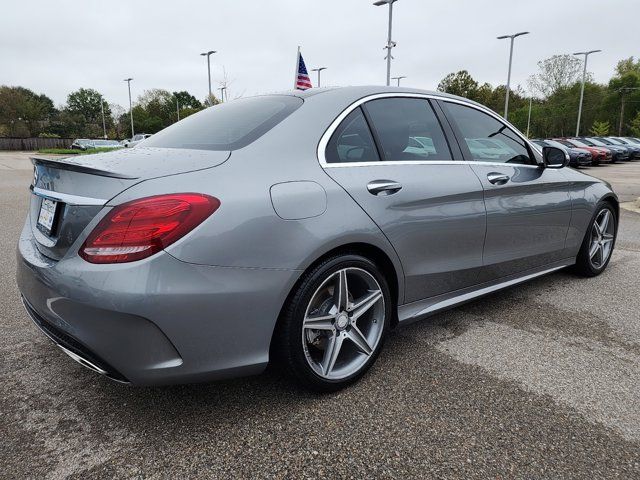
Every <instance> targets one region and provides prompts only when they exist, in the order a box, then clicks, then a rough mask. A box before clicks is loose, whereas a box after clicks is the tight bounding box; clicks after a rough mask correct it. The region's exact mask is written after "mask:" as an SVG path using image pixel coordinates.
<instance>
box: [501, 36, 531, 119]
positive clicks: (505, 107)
mask: <svg viewBox="0 0 640 480" xmlns="http://www.w3.org/2000/svg"><path fill="white" fill-rule="evenodd" d="M527 33H529V32H518V33H514V34H513V35H501V36H499V37H498V40H504V39H505V38H509V39H511V48H510V49H509V73H508V74H507V94H506V96H505V98H504V119H505V120H507V117H508V115H509V90H510V89H511V63H512V61H513V41H514V40H515V38H516V37H519V36H521V35H526V34H527Z"/></svg>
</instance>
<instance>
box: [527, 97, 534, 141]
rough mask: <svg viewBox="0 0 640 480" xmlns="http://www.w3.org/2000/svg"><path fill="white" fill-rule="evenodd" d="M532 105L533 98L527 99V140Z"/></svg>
mask: <svg viewBox="0 0 640 480" xmlns="http://www.w3.org/2000/svg"><path fill="white" fill-rule="evenodd" d="M532 105H533V97H529V116H528V117H527V138H529V127H530V126H531V107H532Z"/></svg>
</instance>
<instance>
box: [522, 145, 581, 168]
mask: <svg viewBox="0 0 640 480" xmlns="http://www.w3.org/2000/svg"><path fill="white" fill-rule="evenodd" d="M531 141H532V142H533V143H534V144H536V145H538V146H539V147H541V148H540V151H542V148H543V147H556V148H559V149H561V150H564V151H566V152H567V153H568V154H569V166H571V167H576V168H577V167H588V166H590V165H591V154H590V153H589V152H588V151H586V150H582V149H579V148H570V147H567V146H566V145H563V144H561V143H560V142H556V141H554V140H540V139H534V140H531Z"/></svg>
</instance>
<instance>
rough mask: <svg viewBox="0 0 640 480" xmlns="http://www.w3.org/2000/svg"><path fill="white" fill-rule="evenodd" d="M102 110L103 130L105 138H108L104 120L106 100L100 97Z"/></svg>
mask: <svg viewBox="0 0 640 480" xmlns="http://www.w3.org/2000/svg"><path fill="white" fill-rule="evenodd" d="M100 110H101V111H102V132H103V133H104V139H105V140H106V139H107V126H106V124H105V121H104V100H103V99H102V97H100Z"/></svg>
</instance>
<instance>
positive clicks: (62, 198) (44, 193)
mask: <svg viewBox="0 0 640 480" xmlns="http://www.w3.org/2000/svg"><path fill="white" fill-rule="evenodd" d="M31 190H32V191H33V193H34V194H35V195H37V196H38V197H44V198H49V199H51V200H56V201H58V202H62V203H66V204H67V205H98V206H103V205H104V204H105V203H107V199H102V198H92V197H81V196H80V195H71V194H68V193H60V192H53V191H51V190H45V189H43V188H39V187H34V186H33V185H32V186H31Z"/></svg>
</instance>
